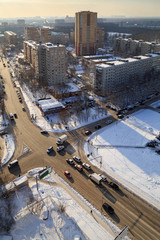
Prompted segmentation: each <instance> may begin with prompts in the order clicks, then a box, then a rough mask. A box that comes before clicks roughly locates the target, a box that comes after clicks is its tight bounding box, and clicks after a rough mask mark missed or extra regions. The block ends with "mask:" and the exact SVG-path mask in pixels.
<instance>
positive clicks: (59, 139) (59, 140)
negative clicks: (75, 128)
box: [56, 134, 67, 145]
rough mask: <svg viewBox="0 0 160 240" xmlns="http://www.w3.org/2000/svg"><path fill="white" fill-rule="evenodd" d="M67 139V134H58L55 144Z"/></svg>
mask: <svg viewBox="0 0 160 240" xmlns="http://www.w3.org/2000/svg"><path fill="white" fill-rule="evenodd" d="M66 140H67V135H66V134H63V135H62V136H60V137H59V138H58V141H57V142H56V144H57V145H61V144H63V143H64V142H65V141H66Z"/></svg>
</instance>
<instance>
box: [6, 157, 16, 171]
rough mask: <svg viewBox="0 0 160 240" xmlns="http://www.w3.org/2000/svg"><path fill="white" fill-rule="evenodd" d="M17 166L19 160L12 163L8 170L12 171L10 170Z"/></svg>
mask: <svg viewBox="0 0 160 240" xmlns="http://www.w3.org/2000/svg"><path fill="white" fill-rule="evenodd" d="M17 165H18V160H17V159H16V160H14V161H12V162H10V163H9V164H8V168H9V169H10V168H12V167H15V166H17Z"/></svg>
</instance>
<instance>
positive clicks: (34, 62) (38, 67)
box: [24, 40, 66, 85]
mask: <svg viewBox="0 0 160 240" xmlns="http://www.w3.org/2000/svg"><path fill="white" fill-rule="evenodd" d="M65 53H66V50H65V46H63V45H59V44H58V45H54V44H52V43H43V44H41V43H36V42H34V41H31V40H30V41H24V59H25V61H26V62H28V63H29V64H30V66H31V67H32V69H33V70H34V71H35V77H36V78H37V79H39V81H41V82H48V84H49V85H54V84H63V83H65V81H66V77H65V75H66V69H65Z"/></svg>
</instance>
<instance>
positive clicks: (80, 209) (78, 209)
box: [0, 171, 129, 240]
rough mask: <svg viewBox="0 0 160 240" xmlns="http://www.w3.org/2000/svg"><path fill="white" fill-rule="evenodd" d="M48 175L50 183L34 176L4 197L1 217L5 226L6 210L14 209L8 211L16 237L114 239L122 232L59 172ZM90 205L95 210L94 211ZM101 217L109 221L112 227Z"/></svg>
mask: <svg viewBox="0 0 160 240" xmlns="http://www.w3.org/2000/svg"><path fill="white" fill-rule="evenodd" d="M33 172H34V171H33ZM21 178H22V177H21ZM45 179H46V183H44V182H43V183H42V182H38V189H37V185H36V181H33V180H32V181H29V186H26V187H23V188H22V189H20V190H18V191H17V192H16V194H12V195H11V196H10V198H9V199H7V201H5V202H4V201H3V199H0V203H2V202H3V204H4V208H3V209H0V212H1V217H2V216H3V218H1V220H2V219H3V221H2V225H1V228H2V226H5V222H6V221H7V216H6V217H5V214H4V213H5V210H6V209H10V210H6V211H7V212H8V211H10V216H8V221H10V223H13V225H12V227H11V229H10V234H11V235H12V236H13V239H16V240H20V239H26V240H28V239H47V240H50V239H55V240H56V239H65V240H72V239H74V237H75V236H76V235H78V236H80V237H81V240H84V239H93V240H97V239H99V240H100V239H107V240H112V239H114V236H115V234H118V233H119V232H120V229H118V228H117V227H116V226H115V225H114V224H113V223H112V222H110V221H109V220H107V218H105V217H104V216H103V215H100V213H99V212H98V211H97V210H96V209H94V208H93V206H91V205H90V204H89V203H88V202H87V201H86V200H85V199H83V197H81V196H80V195H79V194H78V193H76V192H75V191H74V190H73V189H72V188H70V187H69V186H68V184H66V183H64V181H63V180H62V179H60V178H59V177H58V176H57V175H55V174H53V173H52V174H51V175H48V176H47V177H45ZM18 181H21V179H20V180H18ZM63 184H64V185H63ZM67 189H68V190H67ZM77 194H78V195H77ZM77 197H78V199H79V203H78V202H77V201H76V198H77ZM9 201H10V203H9ZM90 209H92V210H93V212H92V213H90ZM7 212H6V213H7ZM11 216H12V217H11ZM99 221H102V222H103V223H105V224H106V225H108V227H107V229H108V231H107V230H106V229H105V228H103V227H102V226H101V224H100V222H99ZM6 225H7V226H9V225H8V224H6ZM126 239H129V238H126Z"/></svg>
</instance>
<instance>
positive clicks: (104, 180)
mask: <svg viewBox="0 0 160 240" xmlns="http://www.w3.org/2000/svg"><path fill="white" fill-rule="evenodd" d="M98 175H99V176H100V177H101V178H102V180H103V182H106V181H107V178H106V177H105V176H104V175H103V174H101V173H99V174H98Z"/></svg>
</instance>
